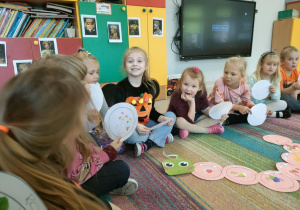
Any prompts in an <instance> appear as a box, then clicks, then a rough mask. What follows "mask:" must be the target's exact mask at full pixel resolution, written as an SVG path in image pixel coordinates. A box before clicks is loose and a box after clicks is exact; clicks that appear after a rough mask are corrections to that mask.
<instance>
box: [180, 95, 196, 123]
mask: <svg viewBox="0 0 300 210" xmlns="http://www.w3.org/2000/svg"><path fill="white" fill-rule="evenodd" d="M181 99H182V100H184V101H185V102H188V103H189V105H190V106H189V111H188V117H189V118H190V119H192V120H193V119H195V110H196V104H195V99H194V98H192V97H190V96H189V95H186V94H184V93H181Z"/></svg>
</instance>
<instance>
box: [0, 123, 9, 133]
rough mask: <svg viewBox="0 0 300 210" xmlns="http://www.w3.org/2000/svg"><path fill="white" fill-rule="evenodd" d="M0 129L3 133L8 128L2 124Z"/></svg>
mask: <svg viewBox="0 0 300 210" xmlns="http://www.w3.org/2000/svg"><path fill="white" fill-rule="evenodd" d="M0 130H2V131H3V132H4V133H8V131H9V129H8V128H7V127H5V126H3V125H0Z"/></svg>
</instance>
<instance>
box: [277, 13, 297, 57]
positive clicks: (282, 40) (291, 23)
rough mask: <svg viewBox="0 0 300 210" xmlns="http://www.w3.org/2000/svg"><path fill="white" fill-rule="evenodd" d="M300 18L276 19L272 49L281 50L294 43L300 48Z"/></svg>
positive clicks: (278, 51)
mask: <svg viewBox="0 0 300 210" xmlns="http://www.w3.org/2000/svg"><path fill="white" fill-rule="evenodd" d="M299 36H300V18H289V19H283V20H276V21H274V24H273V37H272V49H276V52H277V53H278V54H280V52H281V50H282V49H283V48H284V47H286V46H289V45H292V46H294V47H296V48H298V49H299V50H300V39H299Z"/></svg>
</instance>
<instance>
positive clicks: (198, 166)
mask: <svg viewBox="0 0 300 210" xmlns="http://www.w3.org/2000/svg"><path fill="white" fill-rule="evenodd" d="M194 167H195V169H194V171H193V172H192V174H193V175H194V176H196V177H198V178H200V179H205V180H220V179H222V178H224V175H223V173H222V169H223V168H222V167H221V166H220V165H218V164H216V163H212V162H199V163H195V164H194Z"/></svg>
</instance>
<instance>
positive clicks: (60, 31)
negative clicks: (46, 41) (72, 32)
mask: <svg viewBox="0 0 300 210" xmlns="http://www.w3.org/2000/svg"><path fill="white" fill-rule="evenodd" d="M69 21H70V19H67V20H66V22H65V23H64V24H63V26H62V27H61V29H60V30H59V32H58V34H57V37H59V36H60V35H61V34H62V32H63V31H64V30H65V28H66V26H67V25H68V23H69Z"/></svg>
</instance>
